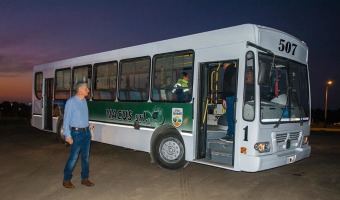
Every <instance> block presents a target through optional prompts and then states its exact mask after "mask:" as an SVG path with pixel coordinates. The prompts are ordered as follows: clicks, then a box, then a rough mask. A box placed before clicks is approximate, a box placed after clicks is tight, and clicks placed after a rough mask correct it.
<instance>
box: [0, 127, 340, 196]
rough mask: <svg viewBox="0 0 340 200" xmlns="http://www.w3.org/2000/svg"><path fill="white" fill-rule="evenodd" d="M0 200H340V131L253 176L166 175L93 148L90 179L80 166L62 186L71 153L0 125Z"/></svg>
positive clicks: (30, 132)
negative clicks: (298, 157) (83, 177)
mask: <svg viewBox="0 0 340 200" xmlns="http://www.w3.org/2000/svg"><path fill="white" fill-rule="evenodd" d="M0 130H1V132H0V150H1V151H0V163H1V164H0V177H1V179H0V180H1V181H0V199H2V200H9V199H43V200H45V199H49V200H54V199H56V200H57V199H82V200H86V199H92V200H93V199H96V200H97V199H98V200H106V199H119V200H120V199H128V200H130V199H132V200H139V199H147V200H149V199H157V200H162V199H167V200H168V199H176V200H190V199H191V200H197V199H209V200H211V199H233V200H238V199H270V200H272V199H282V200H286V199H289V200H295V199H296V200H304V199H306V200H307V199H308V200H313V199H327V200H338V199H340V132H325V131H318V132H312V134H311V139H310V142H311V145H312V153H311V156H310V157H309V158H307V159H304V160H302V161H300V162H297V163H294V164H291V165H288V166H284V167H280V168H275V169H271V170H267V171H263V172H258V173H245V172H233V171H229V170H224V169H219V168H215V167H209V166H205V165H201V164H195V163H191V164H190V165H189V166H188V167H187V168H185V169H184V170H180V171H169V170H164V169H161V168H159V167H158V166H157V165H155V164H152V163H150V157H149V154H147V153H144V152H138V151H133V150H129V149H124V148H120V147H116V146H111V145H107V144H102V143H98V142H92V146H91V155H90V180H91V181H93V182H94V183H95V186H94V187H90V188H88V187H86V186H83V185H81V184H80V163H79V162H78V164H77V166H76V168H75V170H74V173H73V175H74V177H73V179H72V182H73V183H74V185H75V186H76V188H75V189H66V188H64V187H63V186H62V178H63V168H64V164H65V161H66V159H67V156H68V150H69V149H68V148H66V147H65V146H63V145H62V144H60V143H59V142H58V141H57V139H56V135H55V134H54V133H49V132H44V131H40V130H38V129H36V128H33V127H31V126H30V125H29V123H28V122H6V123H4V122H0Z"/></svg>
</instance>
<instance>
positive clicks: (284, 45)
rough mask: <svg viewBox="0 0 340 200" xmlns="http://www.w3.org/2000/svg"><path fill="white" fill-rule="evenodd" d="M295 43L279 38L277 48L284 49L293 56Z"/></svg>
mask: <svg viewBox="0 0 340 200" xmlns="http://www.w3.org/2000/svg"><path fill="white" fill-rule="evenodd" d="M296 47H297V45H296V44H294V43H291V42H286V40H284V39H281V40H280V43H279V50H280V51H285V52H286V53H291V54H292V55H293V56H294V54H295V50H296Z"/></svg>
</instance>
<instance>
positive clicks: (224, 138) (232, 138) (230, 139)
mask: <svg viewBox="0 0 340 200" xmlns="http://www.w3.org/2000/svg"><path fill="white" fill-rule="evenodd" d="M220 140H221V141H224V142H226V141H233V140H234V137H233V136H232V137H230V136H228V135H227V136H226V137H222V138H220Z"/></svg>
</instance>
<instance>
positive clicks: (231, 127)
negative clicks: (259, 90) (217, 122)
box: [221, 62, 237, 141]
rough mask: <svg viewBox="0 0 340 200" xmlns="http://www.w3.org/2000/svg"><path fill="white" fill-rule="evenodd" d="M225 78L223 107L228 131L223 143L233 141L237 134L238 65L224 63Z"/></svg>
mask: <svg viewBox="0 0 340 200" xmlns="http://www.w3.org/2000/svg"><path fill="white" fill-rule="evenodd" d="M223 68H224V70H225V71H224V77H223V93H222V99H223V102H222V106H223V107H224V108H226V109H227V122H228V131H227V134H226V137H222V138H221V140H222V141H227V140H233V139H234V134H235V122H234V102H235V94H236V88H237V87H236V78H237V76H236V65H235V62H231V63H226V62H224V63H223Z"/></svg>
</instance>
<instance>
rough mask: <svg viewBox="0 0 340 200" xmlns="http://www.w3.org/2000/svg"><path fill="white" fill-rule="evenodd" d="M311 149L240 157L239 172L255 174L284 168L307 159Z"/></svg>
mask: <svg viewBox="0 0 340 200" xmlns="http://www.w3.org/2000/svg"><path fill="white" fill-rule="evenodd" d="M310 152H311V147H310V146H309V145H308V146H305V147H299V148H295V149H293V150H289V151H285V152H280V153H276V154H270V155H263V156H249V155H242V156H241V158H240V161H241V162H240V170H241V171H247V172H256V171H262V170H266V169H271V168H275V167H280V166H284V165H287V164H291V163H294V162H296V161H299V160H302V159H304V158H307V157H309V155H310Z"/></svg>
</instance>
